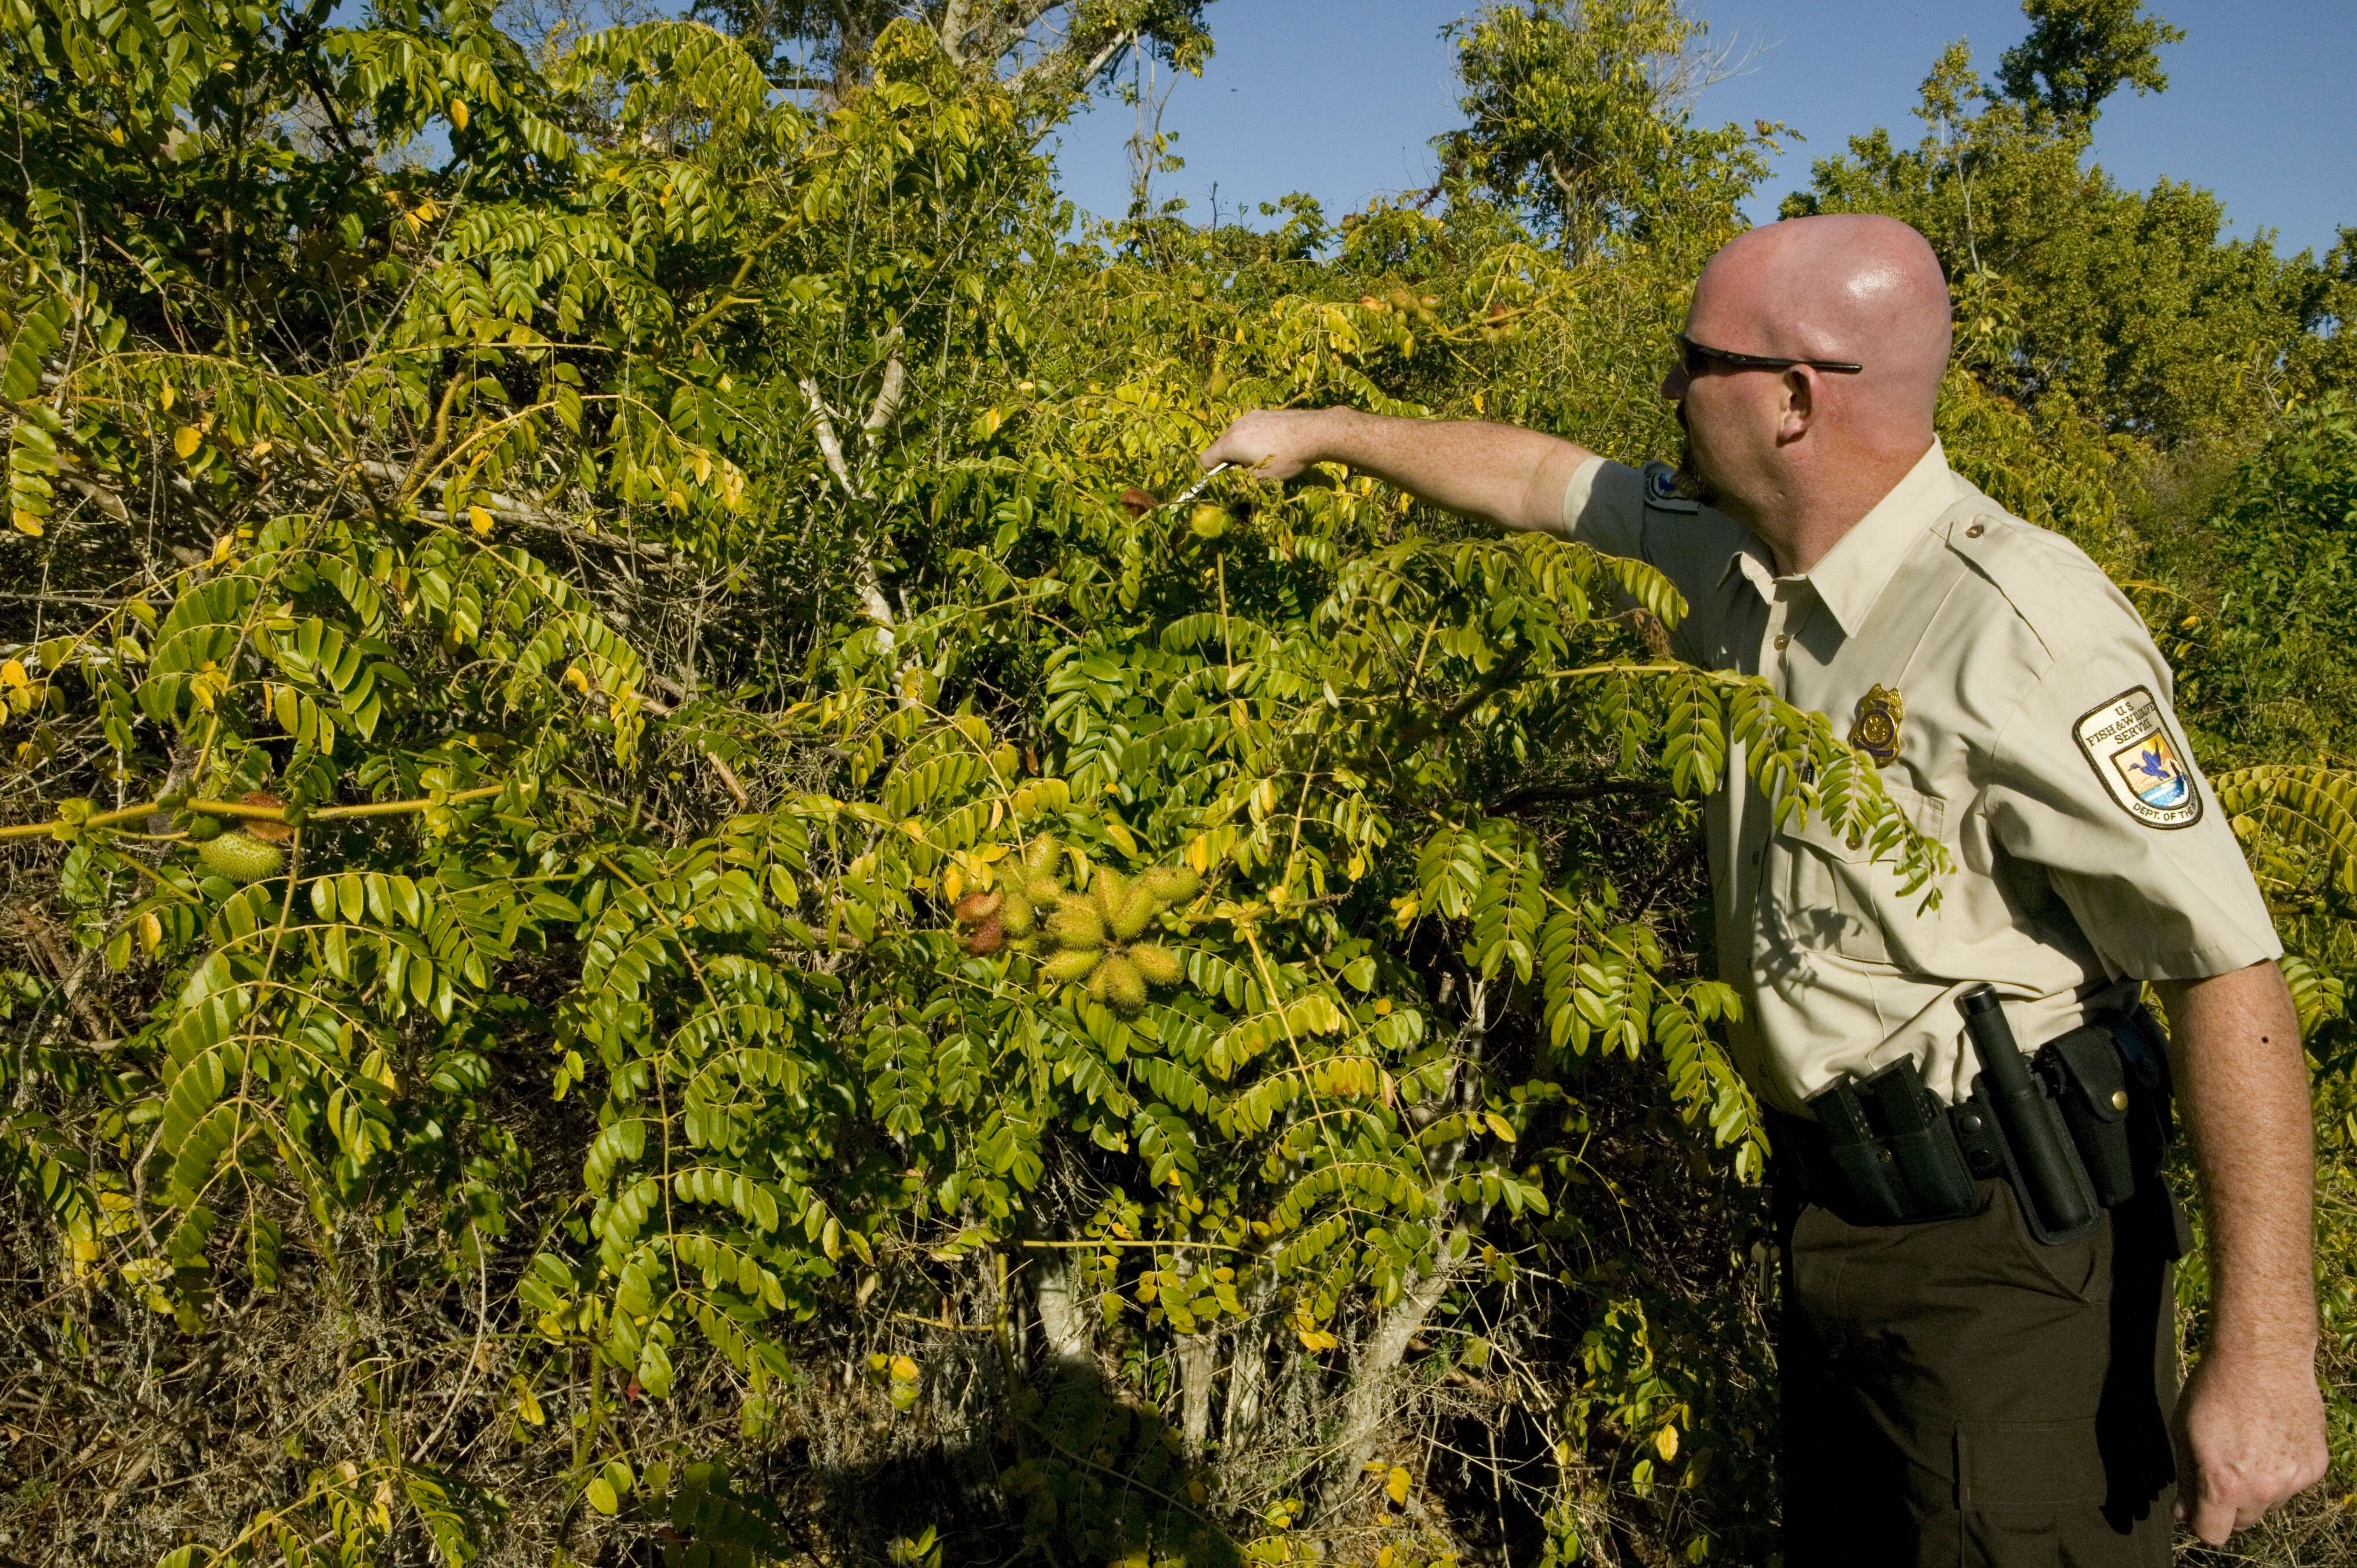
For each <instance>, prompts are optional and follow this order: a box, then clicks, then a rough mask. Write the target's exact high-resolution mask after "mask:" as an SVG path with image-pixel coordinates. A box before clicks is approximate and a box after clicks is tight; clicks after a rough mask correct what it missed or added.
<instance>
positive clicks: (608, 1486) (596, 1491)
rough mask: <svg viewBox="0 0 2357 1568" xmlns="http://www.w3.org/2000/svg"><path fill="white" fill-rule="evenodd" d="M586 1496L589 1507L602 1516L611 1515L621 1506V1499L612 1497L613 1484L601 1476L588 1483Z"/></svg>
mask: <svg viewBox="0 0 2357 1568" xmlns="http://www.w3.org/2000/svg"><path fill="white" fill-rule="evenodd" d="M587 1495H588V1498H589V1506H590V1507H591V1508H593V1509H597V1511H598V1512H599V1513H602V1514H607V1515H611V1514H612V1513H613V1512H614V1511H615V1510H616V1509H619V1508H620V1507H621V1506H622V1499H621V1498H618V1497H616V1496H615V1495H614V1487H613V1483H611V1482H610V1481H608V1480H607V1479H606V1477H603V1476H600V1477H597V1479H596V1480H594V1481H592V1482H590V1483H589V1485H588V1487H587Z"/></svg>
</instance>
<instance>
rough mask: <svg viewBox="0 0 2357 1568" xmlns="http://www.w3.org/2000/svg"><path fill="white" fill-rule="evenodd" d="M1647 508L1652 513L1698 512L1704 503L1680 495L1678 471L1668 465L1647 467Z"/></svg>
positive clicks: (1647, 465) (1661, 464) (1654, 463)
mask: <svg viewBox="0 0 2357 1568" xmlns="http://www.w3.org/2000/svg"><path fill="white" fill-rule="evenodd" d="M1644 479H1645V506H1646V508H1647V510H1652V511H1679V512H1698V511H1700V510H1702V502H1700V501H1698V500H1695V499H1694V498H1693V497H1691V496H1682V495H1680V494H1678V471H1677V470H1676V469H1675V468H1673V467H1670V466H1669V465H1668V464H1667V463H1663V462H1659V461H1656V462H1652V463H1648V464H1646V465H1645V473H1644Z"/></svg>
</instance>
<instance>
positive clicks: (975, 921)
mask: <svg viewBox="0 0 2357 1568" xmlns="http://www.w3.org/2000/svg"><path fill="white" fill-rule="evenodd" d="M1001 902H1002V900H1001V898H1000V897H999V896H998V895H997V894H996V893H969V894H967V895H966V896H965V897H963V898H961V899H959V900H958V901H957V903H956V904H955V905H953V906H952V908H951V909H950V913H951V914H952V915H955V916H956V917H957V918H958V924H960V925H962V926H979V925H981V924H982V923H983V922H984V921H985V920H987V919H989V918H991V917H992V916H993V915H996V914H997V913H998V907H999V905H1000V903H1001Z"/></svg>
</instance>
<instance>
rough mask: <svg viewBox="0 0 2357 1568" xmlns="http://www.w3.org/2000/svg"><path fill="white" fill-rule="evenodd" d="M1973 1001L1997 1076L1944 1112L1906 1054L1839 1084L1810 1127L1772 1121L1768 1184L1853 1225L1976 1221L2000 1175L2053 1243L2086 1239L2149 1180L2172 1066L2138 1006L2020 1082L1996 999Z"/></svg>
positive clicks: (1814, 1106) (1985, 1053)
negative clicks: (1772, 1164) (1983, 1185)
mask: <svg viewBox="0 0 2357 1568" xmlns="http://www.w3.org/2000/svg"><path fill="white" fill-rule="evenodd" d="M1975 1000H1976V999H1975V997H1972V996H1968V997H1967V998H1966V999H1965V1000H1964V1003H1962V1004H1960V1005H1963V1006H1964V1008H1965V1010H1966V1016H1967V1018H1968V1019H1969V1020H1970V1022H1971V1025H1972V1027H1973V1030H1974V1032H1975V1046H1976V1047H1977V1048H1979V1049H1980V1051H1981V1056H1982V1060H1983V1061H1984V1063H1992V1064H1993V1065H1995V1066H1996V1069H1997V1072H1996V1073H1995V1074H1992V1073H1991V1072H1990V1071H1989V1070H1987V1069H1986V1068H1985V1069H1984V1070H1983V1071H1982V1072H1981V1073H1980V1074H1978V1075H1976V1076H1975V1078H1974V1079H1973V1092H1972V1095H1971V1097H1970V1098H1968V1099H1966V1100H1964V1101H1962V1102H1961V1103H1959V1104H1956V1105H1953V1106H1949V1105H1944V1104H1943V1103H1942V1102H1941V1101H1940V1100H1939V1098H1938V1097H1937V1096H1936V1095H1934V1094H1932V1091H1931V1090H1929V1089H1928V1088H1926V1087H1925V1085H1924V1083H1923V1079H1922V1076H1921V1072H1920V1071H1919V1070H1918V1069H1917V1068H1916V1066H1915V1063H1914V1061H1913V1059H1912V1058H1902V1059H1901V1060H1899V1061H1896V1062H1893V1063H1891V1064H1890V1065H1889V1067H1886V1068H1884V1069H1881V1070H1880V1071H1878V1072H1876V1073H1874V1074H1873V1075H1872V1076H1870V1077H1867V1078H1844V1079H1840V1080H1838V1081H1836V1082H1835V1083H1833V1084H1831V1085H1829V1086H1828V1087H1827V1088H1825V1089H1824V1090H1821V1091H1819V1092H1818V1093H1817V1094H1816V1095H1814V1096H1813V1097H1812V1098H1811V1099H1810V1101H1809V1108H1810V1110H1811V1111H1813V1112H1815V1114H1816V1119H1815V1120H1814V1121H1807V1120H1804V1119H1803V1118H1801V1117H1797V1116H1787V1115H1783V1114H1781V1113H1779V1112H1770V1113H1769V1132H1770V1137H1771V1138H1772V1139H1773V1141H1774V1144H1775V1147H1776V1151H1777V1155H1778V1160H1777V1165H1778V1167H1779V1168H1778V1175H1777V1179H1778V1180H1779V1181H1780V1182H1784V1183H1791V1184H1794V1185H1796V1186H1797V1187H1798V1188H1799V1192H1800V1195H1801V1196H1803V1197H1806V1198H1807V1199H1808V1200H1809V1201H1811V1202H1813V1203H1817V1204H1821V1205H1823V1206H1824V1207H1825V1208H1830V1209H1832V1210H1833V1211H1834V1212H1835V1213H1836V1214H1839V1215H1840V1216H1842V1218H1844V1219H1848V1220H1850V1221H1851V1222H1853V1223H1855V1224H1860V1225H1905V1224H1915V1223H1920V1222H1921V1221H1924V1220H1932V1219H1957V1218H1960V1217H1962V1216H1964V1215H1968V1214H1973V1213H1976V1212H1977V1211H1978V1210H1979V1208H1980V1206H1981V1205H1980V1194H1979V1190H1978V1183H1979V1182H1981V1181H1983V1180H1986V1179H1988V1178H1990V1177H1995V1176H2002V1177H2004V1178H2005V1179H2006V1180H2007V1181H2008V1182H2010V1183H2011V1184H2012V1186H2013V1187H2014V1190H2015V1192H2016V1193H2017V1194H2018V1196H2019V1197H2020V1198H2021V1200H2022V1201H2021V1210H2022V1213H2023V1216H2024V1218H2025V1219H2028V1220H2029V1226H2030V1229H2031V1230H2032V1232H2033V1233H2034V1234H2036V1235H2037V1237H2038V1239H2039V1240H2040V1241H2045V1242H2050V1243H2053V1242H2061V1241H2067V1240H2071V1239H2072V1237H2074V1236H2080V1235H2084V1234H2085V1233H2086V1232H2087V1231H2088V1230H2092V1229H2093V1227H2094V1226H2095V1224H2096V1222H2097V1221H2098V1220H2099V1219H2101V1213H2100V1211H2101V1210H2102V1209H2104V1208H2112V1207H2113V1206H2115V1205H2116V1204H2119V1203H2121V1202H2123V1201H2125V1200H2126V1198H2127V1197H2129V1196H2130V1195H2131V1194H2133V1193H2135V1192H2136V1190H2137V1187H2138V1186H2139V1185H2140V1184H2141V1183H2143V1182H2147V1181H2150V1180H2152V1179H2154V1176H2153V1173H2154V1172H2156V1171H2158V1168H2159V1165H2160V1156H2161V1153H2162V1151H2163V1150H2164V1149H2165V1148H2166V1147H2167V1145H2168V1143H2169V1132H2170V1123H2169V1068H2168V1058H2167V1056H2166V1053H2165V1052H2164V1050H2163V1048H2162V1047H2161V1044H2160V1040H2159V1036H2158V1033H2157V1032H2156V1031H2155V1029H2154V1028H2153V1026H2152V1021H2151V1020H2150V1019H2149V1018H2148V1017H2147V1016H2146V1015H2145V1013H2144V1010H2143V1009H2142V1008H2141V1007H2138V1008H2135V1009H2133V1010H2131V1011H2129V1012H2128V1013H2126V1014H2123V1015H2116V1016H2114V1017H2110V1018H2106V1019H2102V1020H2098V1021H2097V1022H2094V1023H2091V1024H2087V1025H2084V1026H2081V1027H2079V1028H2076V1029H2073V1030H2072V1031H2071V1032H2070V1033H2069V1034H2066V1035H2063V1036H2061V1037H2059V1038H2057V1039H2053V1040H2049V1041H2048V1042H2047V1043H2046V1044H2045V1045H2044V1046H2043V1047H2040V1049H2039V1051H2038V1052H2037V1054H2036V1055H2035V1056H2034V1057H2031V1058H2029V1060H2028V1072H2027V1076H2026V1078H2025V1077H2023V1076H2022V1075H2020V1074H2018V1073H2007V1071H2006V1069H2007V1063H2006V1061H2005V1058H2004V1055H2003V1053H2004V1052H2013V1053H2014V1054H2015V1059H2016V1060H2017V1061H2018V1060H2019V1059H2020V1058H2019V1054H2018V1047H2016V1046H2015V1045H2014V1044H2013V1043H2012V1036H2011V1035H2010V1034H2009V1033H2007V1032H2006V1031H2005V1028H2004V1023H2003V1015H2002V1014H2001V1013H1999V1012H1997V1011H1996V1008H1995V1005H1994V995H1993V993H1986V1000H1984V1001H1981V1002H1980V1004H1979V1007H1978V1009H1977V1010H1975V1006H1974V1003H1975ZM1980 1036H1989V1038H1987V1039H1983V1038H1981V1037H1980ZM1992 1077H1996V1078H1999V1079H2007V1080H2009V1081H1999V1082H1996V1083H1992V1082H1991V1079H1992Z"/></svg>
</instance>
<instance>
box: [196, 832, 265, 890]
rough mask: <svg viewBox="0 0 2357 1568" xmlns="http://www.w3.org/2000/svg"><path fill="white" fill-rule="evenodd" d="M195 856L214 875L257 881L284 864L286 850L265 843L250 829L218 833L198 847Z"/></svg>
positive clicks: (237, 879)
mask: <svg viewBox="0 0 2357 1568" xmlns="http://www.w3.org/2000/svg"><path fill="white" fill-rule="evenodd" d="M197 858H198V859H199V860H200V861H203V862H204V864H205V869H206V870H208V871H210V872H211V873H212V874H213V875H216V876H226V877H227V878H229V879H230V880H231V882H235V883H240V884H243V883H247V882H259V881H261V880H262V879H263V878H264V877H265V876H274V875H277V874H278V868H279V867H280V866H282V865H285V864H286V852H285V850H283V849H280V848H279V847H278V846H277V845H276V844H274V843H263V842H262V841H261V840H260V839H258V838H255V837H254V836H253V834H252V833H249V832H229V833H221V834H220V835H218V836H217V837H214V838H210V839H208V840H206V841H205V842H204V843H200V844H199V845H198V846H197Z"/></svg>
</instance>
